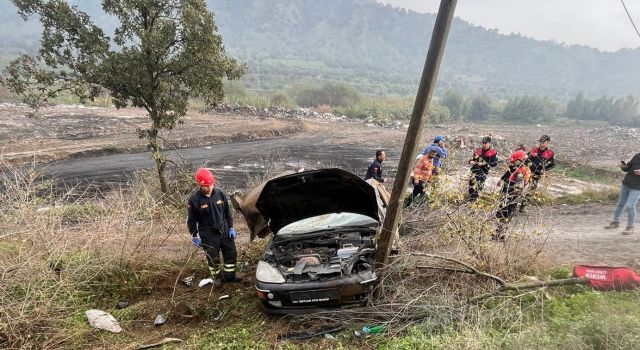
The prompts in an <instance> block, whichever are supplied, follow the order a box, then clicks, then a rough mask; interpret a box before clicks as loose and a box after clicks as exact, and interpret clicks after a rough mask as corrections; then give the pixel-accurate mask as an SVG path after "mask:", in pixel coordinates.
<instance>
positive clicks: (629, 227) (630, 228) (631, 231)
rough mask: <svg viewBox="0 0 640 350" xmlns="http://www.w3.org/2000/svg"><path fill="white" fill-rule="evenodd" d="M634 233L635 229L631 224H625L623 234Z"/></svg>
mask: <svg viewBox="0 0 640 350" xmlns="http://www.w3.org/2000/svg"><path fill="white" fill-rule="evenodd" d="M634 233H636V230H635V228H634V227H633V226H627V228H625V229H624V231H622V234H623V235H632V234H634Z"/></svg>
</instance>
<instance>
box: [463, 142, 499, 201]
mask: <svg viewBox="0 0 640 350" xmlns="http://www.w3.org/2000/svg"><path fill="white" fill-rule="evenodd" d="M469 164H470V165H471V177H470V179H469V189H468V192H469V201H470V202H475V201H476V200H478V197H479V196H480V191H482V189H483V188H484V182H485V181H486V180H487V176H488V175H489V169H491V168H495V167H496V165H498V153H497V152H496V150H495V149H493V147H492V146H491V137H489V136H487V137H484V138H483V139H482V147H480V148H476V149H475V150H474V151H473V156H472V157H471V159H469Z"/></svg>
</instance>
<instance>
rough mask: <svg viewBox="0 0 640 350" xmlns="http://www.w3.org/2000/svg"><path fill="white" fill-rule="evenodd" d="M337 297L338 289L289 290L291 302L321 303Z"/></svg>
mask: <svg viewBox="0 0 640 350" xmlns="http://www.w3.org/2000/svg"><path fill="white" fill-rule="evenodd" d="M337 299H340V290H339V289H318V290H306V291H304V292H291V303H293V304H307V303H321V302H325V301H330V300H337Z"/></svg>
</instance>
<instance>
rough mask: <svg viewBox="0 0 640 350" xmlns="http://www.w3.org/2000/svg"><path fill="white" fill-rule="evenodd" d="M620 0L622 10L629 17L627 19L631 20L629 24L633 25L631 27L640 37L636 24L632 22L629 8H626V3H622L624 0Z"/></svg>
mask: <svg viewBox="0 0 640 350" xmlns="http://www.w3.org/2000/svg"><path fill="white" fill-rule="evenodd" d="M620 2H621V3H622V7H624V12H626V13H627V17H629V21H631V24H632V25H633V29H635V30H636V34H638V37H639V38H640V31H638V27H636V24H635V23H634V22H633V18H631V14H630V13H629V10H627V5H625V4H624V0H620Z"/></svg>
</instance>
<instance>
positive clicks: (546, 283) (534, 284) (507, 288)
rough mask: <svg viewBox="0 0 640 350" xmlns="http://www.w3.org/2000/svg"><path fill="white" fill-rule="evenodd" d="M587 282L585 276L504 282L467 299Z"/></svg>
mask: <svg viewBox="0 0 640 350" xmlns="http://www.w3.org/2000/svg"><path fill="white" fill-rule="evenodd" d="M588 282H589V279H588V278H585V277H571V278H563V279H557V280H549V281H533V282H528V283H521V284H512V283H508V284H505V285H503V286H501V287H500V288H498V289H497V290H496V291H494V292H491V293H484V294H480V295H477V296H475V297H473V298H471V299H469V301H470V302H475V301H479V300H482V299H486V298H488V297H491V296H493V295H496V294H499V293H502V292H506V291H510V290H521V289H532V288H542V287H557V286H568V285H572V284H587V283H588Z"/></svg>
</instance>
